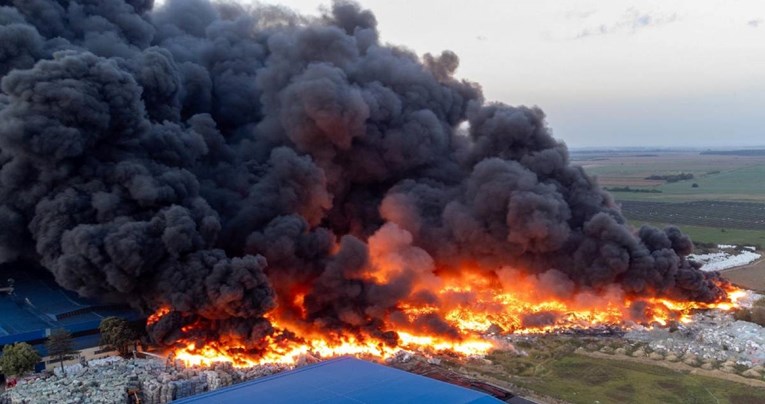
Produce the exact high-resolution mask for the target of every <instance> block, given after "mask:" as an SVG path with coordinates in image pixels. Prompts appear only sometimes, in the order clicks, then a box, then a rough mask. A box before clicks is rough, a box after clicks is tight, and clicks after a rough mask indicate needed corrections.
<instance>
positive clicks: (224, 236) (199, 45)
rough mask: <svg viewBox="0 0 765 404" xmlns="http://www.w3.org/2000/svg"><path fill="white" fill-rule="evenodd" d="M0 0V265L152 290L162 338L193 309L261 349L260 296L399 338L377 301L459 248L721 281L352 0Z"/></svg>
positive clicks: (607, 273)
mask: <svg viewBox="0 0 765 404" xmlns="http://www.w3.org/2000/svg"><path fill="white" fill-rule="evenodd" d="M0 5H2V6H0V75H2V93H0V225H2V228H3V231H2V233H0V261H1V262H13V261H15V260H20V259H25V260H28V259H31V260H36V261H39V262H40V263H41V264H42V266H44V267H45V268H47V269H48V270H50V271H51V272H52V273H53V275H54V276H55V278H56V280H57V281H58V282H59V283H60V284H61V285H62V286H64V287H66V288H68V289H71V290H74V291H77V292H78V293H80V294H81V295H83V296H89V297H96V298H101V299H104V300H110V301H118V302H129V303H131V304H134V305H136V306H137V307H139V308H140V309H142V310H145V311H146V312H150V311H153V310H156V309H157V308H159V307H165V306H166V307H169V308H171V309H172V310H173V313H172V315H169V316H166V317H165V318H163V319H162V320H161V321H160V322H159V323H157V324H155V325H154V326H153V329H152V333H153V335H154V336H155V338H156V339H157V340H159V341H163V342H167V343H169V342H172V341H173V340H174V339H175V338H178V337H179V336H181V335H182V334H183V332H182V331H181V330H180V328H181V326H182V325H184V324H188V323H190V322H197V323H202V324H203V325H205V326H204V327H201V329H203V330H204V332H206V333H213V334H215V333H223V334H226V333H234V334H236V335H239V336H241V337H242V338H243V339H244V340H247V341H250V342H251V344H252V346H256V345H257V343H258V340H259V338H260V337H262V336H263V335H265V334H268V333H270V332H271V327H270V325H268V322H267V321H265V320H263V316H264V314H266V313H267V312H269V311H270V310H272V309H274V307H276V306H277V304H278V305H279V307H280V309H281V310H283V311H284V312H285V313H287V314H288V315H290V314H291V315H292V316H293V317H294V318H295V319H298V318H299V319H300V320H301V321H304V322H307V323H308V324H311V325H313V326H314V327H317V328H323V329H327V330H341V329H343V330H362V329H363V330H367V331H372V332H374V333H375V335H378V336H379V337H380V338H383V339H393V340H395V334H391V333H390V332H387V331H390V330H385V329H383V328H382V319H383V318H388V319H389V320H390V321H393V322H396V321H399V322H406V321H407V320H406V319H404V318H403V317H402V316H401V315H400V313H397V303H398V302H399V301H401V300H402V299H407V300H408V301H415V302H421V303H423V304H427V303H432V302H434V301H435V300H436V299H437V297H436V296H434V295H433V294H432V292H430V291H431V290H437V288H438V282H439V277H438V276H437V275H436V274H437V273H442V274H449V273H452V274H454V273H459V272H460V270H461V268H462V267H463V266H464V265H470V266H471V267H472V268H478V269H479V270H481V271H483V272H484V273H486V274H492V273H493V271H496V270H497V269H498V268H500V267H508V266H509V267H514V268H519V269H522V270H523V271H526V272H527V273H531V274H535V275H538V276H539V279H550V283H551V286H550V288H551V290H559V291H560V290H566V291H570V293H574V292H575V291H591V292H597V291H598V290H601V289H603V288H606V287H612V286H613V285H614V284H616V285H620V287H621V288H622V289H623V290H624V292H625V293H627V294H631V295H638V296H651V295H664V296H672V297H680V298H689V299H697V300H703V301H711V300H714V299H717V298H719V297H720V296H721V294H722V293H723V292H721V291H720V289H719V288H718V287H717V286H715V284H714V282H713V281H712V279H710V277H709V276H708V275H705V274H703V273H702V272H700V271H698V269H697V268H696V267H694V265H693V264H692V263H689V262H688V261H686V259H685V258H684V257H685V256H686V255H687V254H688V253H690V251H691V248H692V245H691V243H690V241H689V240H688V238H687V237H686V236H684V235H683V234H681V233H680V232H678V231H677V230H676V229H672V228H670V229H667V230H664V231H662V230H658V229H655V228H649V227H644V228H642V229H640V230H639V232H638V233H637V234H635V233H634V232H633V230H632V229H631V228H629V227H628V226H627V225H625V220H624V218H623V217H622V216H621V214H620V213H619V211H618V208H617V207H616V206H615V204H614V202H613V201H612V200H611V198H610V197H609V195H608V194H606V193H605V192H603V191H602V190H601V189H600V188H599V187H598V186H597V184H596V183H595V181H594V180H593V179H592V178H590V177H588V176H587V175H586V174H585V173H584V172H583V171H582V169H581V168H579V167H576V166H572V165H571V164H570V162H569V157H568V152H567V150H566V147H565V145H564V144H563V143H561V142H559V141H557V140H555V139H554V138H553V137H552V136H551V134H550V130H549V129H548V128H547V126H546V124H545V116H544V114H543V112H542V111H541V110H540V109H538V108H526V107H511V106H507V105H502V104H493V103H485V102H484V100H483V98H482V94H481V90H480V87H479V86H478V85H477V84H475V83H471V82H467V81H461V80H457V79H455V78H454V76H453V74H454V72H455V70H456V69H457V67H458V64H459V59H458V58H457V56H456V55H455V54H453V53H451V52H449V51H445V52H443V53H442V54H440V55H425V56H424V57H422V58H420V57H418V56H417V55H415V54H414V53H412V52H410V51H408V50H406V49H404V48H398V47H394V46H390V45H384V44H381V43H380V41H379V39H378V32H377V30H376V24H377V22H376V20H375V17H374V15H373V14H372V13H371V12H369V11H367V10H362V9H360V8H359V6H357V5H356V4H353V3H346V2H337V3H335V4H334V5H333V6H332V7H331V9H330V10H329V11H327V13H326V15H324V16H322V17H318V18H306V17H303V16H299V15H297V14H295V13H294V12H291V11H289V10H285V9H282V8H279V7H273V6H258V7H246V6H240V5H237V4H233V3H220V4H218V3H210V2H208V1H207V0H183V1H181V0H169V1H168V2H167V3H166V4H165V5H163V6H162V7H159V8H154V7H153V4H152V1H151V0H132V1H131V0H106V1H102V0H99V1H95V0H72V1H56V0H15V1H2V2H0ZM466 123H467V125H466ZM466 128H467V129H466ZM551 271H552V272H551ZM381 274H383V275H384V276H383V275H381ZM550 274H552V275H550ZM561 285H564V286H561ZM434 288H435V289H434ZM296 295H300V296H303V300H302V303H296V302H295V300H294V297H295V296H296ZM528 321H532V322H533V321H545V319H528ZM410 326H414V327H421V328H423V329H428V330H431V331H435V332H442V333H444V334H449V333H453V332H454V330H450V329H449V326H448V324H447V323H445V322H444V321H443V319H440V318H438V316H434V315H429V316H424V317H423V318H421V319H420V320H418V321H417V324H410Z"/></svg>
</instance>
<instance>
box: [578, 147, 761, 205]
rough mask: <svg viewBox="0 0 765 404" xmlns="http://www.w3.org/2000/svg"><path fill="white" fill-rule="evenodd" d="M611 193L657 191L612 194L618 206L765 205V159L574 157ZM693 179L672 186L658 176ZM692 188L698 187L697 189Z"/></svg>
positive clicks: (670, 155) (681, 155)
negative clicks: (625, 203)
mask: <svg viewBox="0 0 765 404" xmlns="http://www.w3.org/2000/svg"><path fill="white" fill-rule="evenodd" d="M572 159H573V160H574V163H575V164H579V165H581V166H582V167H584V169H585V171H587V172H588V173H589V174H590V175H594V176H596V177H597V178H598V182H599V183H600V185H602V186H604V187H607V188H615V187H627V186H628V187H630V188H632V189H644V190H655V191H658V192H655V193H654V192H651V193H648V192H612V193H613V194H614V197H615V198H616V199H617V200H619V201H625V200H640V201H644V200H649V201H661V202H690V201H699V200H723V201H743V202H760V203H765V156H727V155H702V154H700V153H699V152H693V151H685V152H680V151H674V152H657V153H655V154H634V153H633V154H624V153H609V152H603V153H602V154H594V153H588V154H585V155H581V154H577V153H573V154H572ZM682 173H687V174H692V175H693V179H688V180H684V181H677V182H667V181H661V180H656V179H648V178H649V177H653V176H668V175H677V174H682ZM693 184H696V186H695V187H694V186H693Z"/></svg>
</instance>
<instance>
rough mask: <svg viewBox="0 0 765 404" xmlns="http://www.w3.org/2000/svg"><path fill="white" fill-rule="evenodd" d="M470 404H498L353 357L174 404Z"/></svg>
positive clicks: (485, 396)
mask: <svg viewBox="0 0 765 404" xmlns="http://www.w3.org/2000/svg"><path fill="white" fill-rule="evenodd" d="M252 402H263V403H319V402H321V403H356V404H358V403H421V404H424V403H439V404H449V403H464V404H467V403H474V404H491V403H501V402H502V401H500V400H497V399H496V398H494V397H492V396H489V395H488V394H485V393H482V392H479V391H475V390H470V389H467V388H464V387H460V386H455V385H453V384H449V383H445V382H442V381H438V380H435V379H431V378H428V377H425V376H420V375H416V374H413V373H409V372H405V371H403V370H398V369H394V368H391V367H388V366H383V365H378V364H376V363H372V362H367V361H363V360H359V359H356V358H351V357H343V358H338V359H333V360H329V361H326V362H321V363H317V364H315V365H311V366H306V367H302V368H298V369H295V370H292V371H289V372H284V373H279V374H276V375H272V376H268V377H263V378H260V379H255V380H252V381H249V382H244V383H240V384H237V385H234V386H230V387H227V388H223V389H220V390H216V391H212V392H208V393H204V394H200V395H197V396H193V397H188V398H185V399H182V400H179V401H174V403H183V404H207V403H226V404H237V403H252Z"/></svg>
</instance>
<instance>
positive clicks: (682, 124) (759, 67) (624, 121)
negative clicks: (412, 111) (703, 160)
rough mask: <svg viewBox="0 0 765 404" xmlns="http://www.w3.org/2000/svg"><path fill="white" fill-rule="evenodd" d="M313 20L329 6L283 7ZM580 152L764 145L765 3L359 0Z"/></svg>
mask: <svg viewBox="0 0 765 404" xmlns="http://www.w3.org/2000/svg"><path fill="white" fill-rule="evenodd" d="M262 3H276V4H283V5H286V6H288V7H290V8H293V9H296V10H298V11H300V12H302V13H304V14H318V9H319V5H320V4H324V5H328V4H329V2H328V1H324V2H318V1H308V0H279V1H262ZM360 3H361V4H362V6H364V7H366V8H369V9H371V10H372V11H374V13H375V14H376V16H377V20H378V23H379V29H380V31H381V35H382V39H383V40H384V41H386V42H389V43H392V44H396V45H403V46H406V47H408V48H410V49H413V50H414V51H416V52H418V53H420V54H422V53H425V52H431V53H438V52H440V51H441V50H443V49H450V50H453V51H454V52H456V53H457V54H458V55H459V56H460V59H461V64H460V68H459V70H458V75H459V76H461V77H463V78H467V79H470V80H472V81H476V82H479V83H480V84H481V85H482V86H483V89H484V94H485V95H486V97H487V98H488V99H489V100H496V101H502V102H505V103H508V104H512V105H517V104H526V105H538V106H540V107H541V108H542V109H544V110H545V111H546V113H547V116H548V122H549V124H550V126H551V127H552V128H553V131H554V133H555V135H556V136H557V137H558V138H561V139H563V140H565V141H566V143H567V144H568V145H569V146H572V147H590V146H686V145H693V146H700V147H706V146H721V147H725V146H731V147H738V146H753V145H765V1H764V0H672V1H645V0H643V1H628V0H598V1H594V0H568V1H562V0H514V1H509V0H505V1H502V0H491V1H490V0H472V1H467V0H462V1H449V0H361V1H360Z"/></svg>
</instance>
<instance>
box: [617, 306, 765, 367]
mask: <svg viewBox="0 0 765 404" xmlns="http://www.w3.org/2000/svg"><path fill="white" fill-rule="evenodd" d="M624 338H625V339H627V340H630V341H636V342H644V343H647V344H648V347H650V349H651V350H652V351H653V352H656V353H657V354H660V355H662V356H663V357H669V356H670V355H672V356H674V357H676V358H693V359H694V360H696V361H699V362H701V363H709V362H717V363H721V362H731V363H733V364H735V365H739V366H743V367H746V368H751V367H754V366H762V365H763V364H765V328H763V327H761V326H759V325H757V324H754V323H749V322H746V321H736V320H735V319H734V318H733V316H731V315H730V314H728V313H724V312H720V311H709V312H704V313H697V314H694V315H693V320H692V321H691V322H690V323H689V324H685V325H680V326H679V327H678V329H677V330H674V331H671V329H669V328H640V327H639V328H635V329H633V330H631V331H629V332H627V333H626V334H625V335H624Z"/></svg>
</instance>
